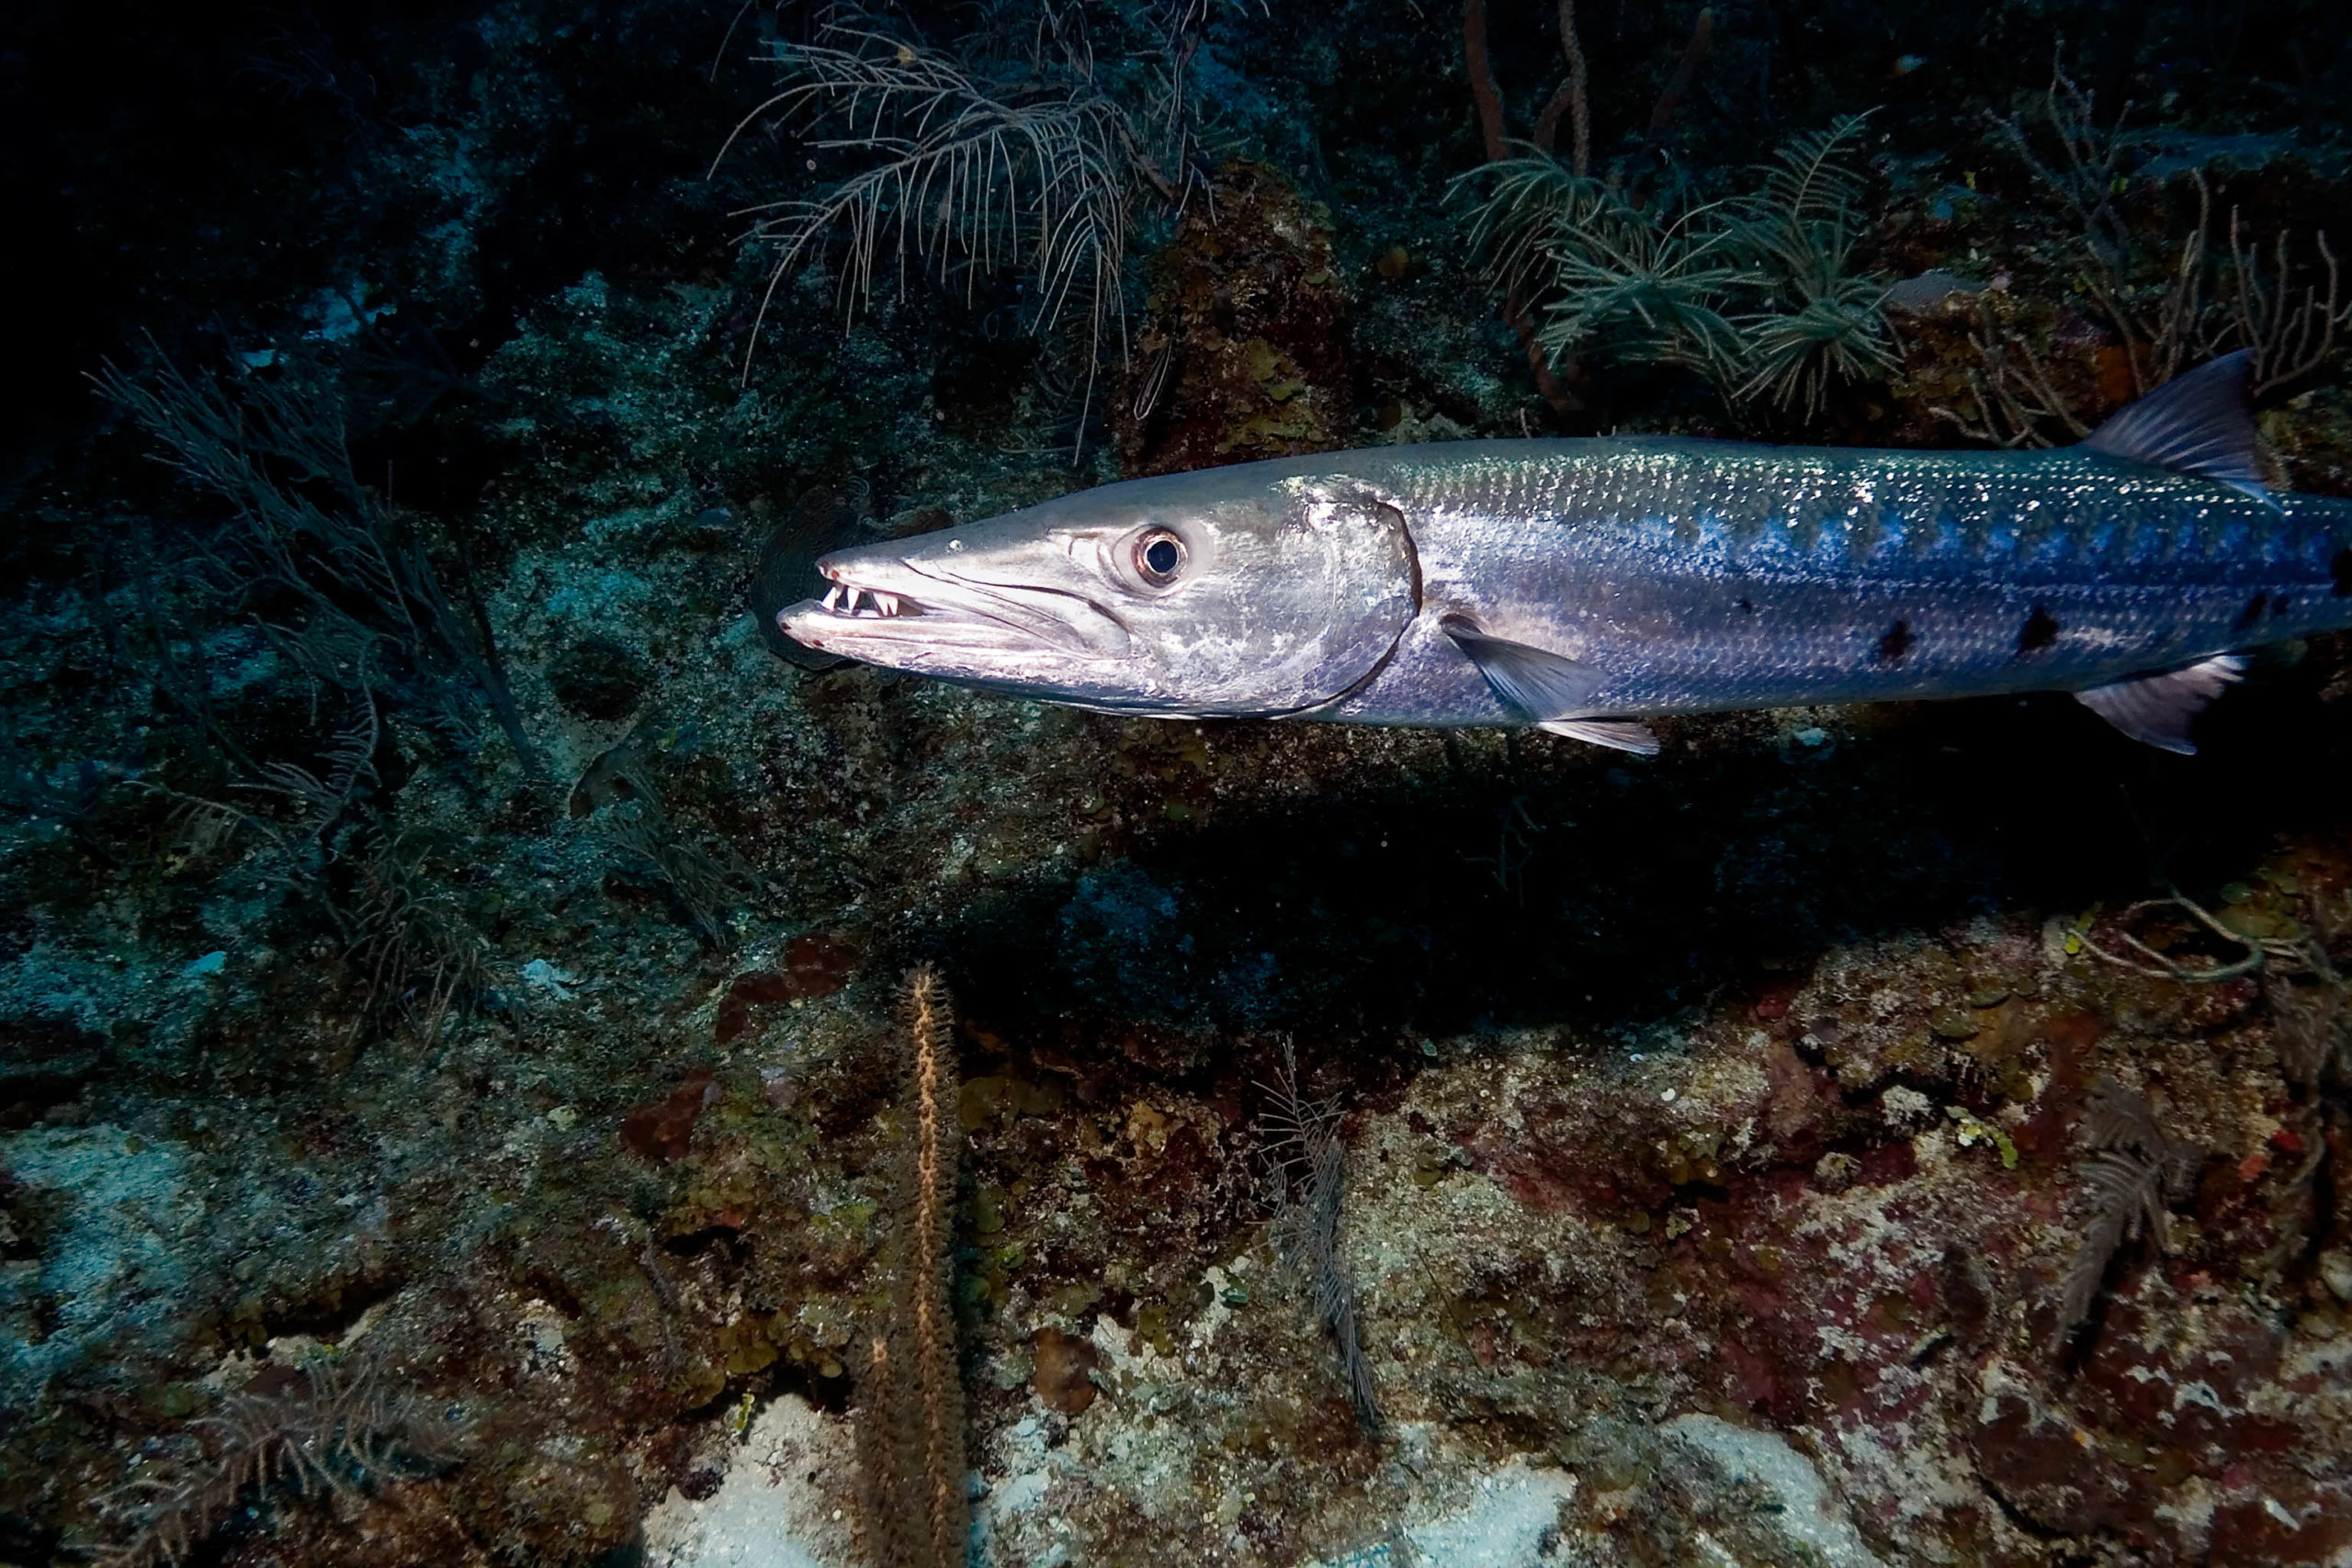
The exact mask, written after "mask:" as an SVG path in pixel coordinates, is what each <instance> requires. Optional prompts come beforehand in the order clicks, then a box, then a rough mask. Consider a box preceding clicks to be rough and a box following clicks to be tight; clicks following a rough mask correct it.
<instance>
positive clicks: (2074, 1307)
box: [2059, 1077, 2205, 1334]
mask: <svg viewBox="0 0 2352 1568" xmlns="http://www.w3.org/2000/svg"><path fill="white" fill-rule="evenodd" d="M2083 1136H2084V1140H2085V1141H2086V1143H2087V1144H2088V1145H2090V1157H2089V1158H2088V1159H2086V1161H2084V1163H2083V1168H2082V1169H2083V1179H2084V1185H2085V1187H2086V1190H2087V1195H2088V1197H2089V1199H2090V1204H2091V1213H2090V1219H2089V1223H2088V1224H2086V1225H2085V1226H2084V1227H2083V1244H2082V1246H2081V1247H2080V1248H2079V1249H2077V1250H2076V1252H2075V1260H2074V1262H2073V1263H2071V1264H2069V1265H2068V1266H2067V1269H2066V1278H2065V1290H2064V1296H2063V1297H2062V1299H2061V1302H2060V1305H2059V1313H2060V1317H2061V1319H2062V1323H2063V1330H2062V1331H2063V1332H2064V1333H2067V1334H2072V1333H2073V1332H2074V1331H2075V1329H2076V1328H2078V1327H2080V1326H2081V1325H2083V1324H2084V1323H2086V1321H2088V1320H2089V1318H2090V1315H2091V1309H2092V1307H2093V1306H2094V1305H2095V1304H2096V1303H2098V1293H2099V1288H2100V1287H2101V1286H2102V1285H2104V1284H2105V1283H2106V1282H2107V1273H2108V1266H2109V1264H2110V1263H2112V1262H2113V1261H2114V1260H2115V1256H2116V1254H2117V1253H2119V1252H2120V1251H2121V1250H2122V1249H2123V1247H2124V1245H2125V1244H2126V1243H2127V1242H2133V1241H2137V1240H2138V1239H2139V1238H2140V1237H2141V1236H2142V1235H2148V1236H2150V1237H2153V1238H2154V1242H2155V1245H2156V1249H2157V1250H2158V1251H2159V1252H2163V1251H2167V1250H2169V1249H2170V1247H2171V1230H2170V1226H2169V1224H2168V1223H2167V1215H2168V1213H2169V1211H2170V1209H2171V1207H2172V1205H2173V1204H2175V1203H2177V1202H2179V1201H2182V1200H2184V1199H2185V1198H2187V1197H2188V1195H2189V1193H2190V1192H2191V1191H2193V1190H2195V1187H2196V1181H2197V1170H2198V1167H2199V1165H2200V1164H2201V1163H2203V1160H2204V1156H2205V1151H2204V1150H2203V1149H2201V1148H2199V1147H2198V1146H2197V1145H2194V1144H2189V1143H2183V1142H2181V1141H2179V1140H2177V1139H2175V1138H2173V1137H2172V1136H2170V1135H2169V1134H2166V1133H2165V1131H2164V1129H2163V1128H2161V1127H2159V1126H2157V1125H2156V1118H2155V1113H2154V1111H2151V1110H2150V1109H2149V1107H2148V1102H2147V1101H2146V1100H2144V1099H2143V1098H2142V1097H2141V1096H2139V1095H2137V1094H2134V1093H2132V1092H2131V1090H2130V1089H2125V1088H2124V1087H2123V1086H2122V1085H2121V1084H2120V1083H2118V1082H2116V1081H2115V1080H2114V1079H2113V1078H2111V1077H2102V1078H2100V1079H2099V1080H2098V1083H2096V1084H2094V1085H2093V1086H2092V1087H2091V1092H2090V1100H2089V1102H2088V1104H2087V1105H2086V1107H2085V1109H2084V1112H2083Z"/></svg>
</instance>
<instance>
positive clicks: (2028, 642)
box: [2018, 604, 2058, 653]
mask: <svg viewBox="0 0 2352 1568" xmlns="http://www.w3.org/2000/svg"><path fill="white" fill-rule="evenodd" d="M2057 640H2058V623H2057V622H2056V621H2055V620H2053V619H2052V618H2051V615H2050V612H2049V611H2047V610H2045V609H2043V608H2042V607H2041V605H2039V604H2036V605H2035V606H2034V607H2033V614H2032V615H2028V616H2027V617H2026V618H2025V627H2024V629H2023V630H2022V631H2019V632H2018V652H2019V653H2039V652H2041V650H2042V649H2045V648H2048V647H2049V646H2050V645H2051V644H2052V643H2053V642H2056V641H2057Z"/></svg>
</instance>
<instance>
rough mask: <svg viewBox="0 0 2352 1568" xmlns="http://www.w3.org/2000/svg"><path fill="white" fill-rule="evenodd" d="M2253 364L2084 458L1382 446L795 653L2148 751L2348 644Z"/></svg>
mask: <svg viewBox="0 0 2352 1568" xmlns="http://www.w3.org/2000/svg"><path fill="white" fill-rule="evenodd" d="M2244 380H2245V367H2244V362H2243V358H2242V356H2233V359H2232V360H2228V361H2217V362H2216V363H2215V364H2214V365H2211V366H2209V367H2204V369H2202V370H2200V371H2198V372H2194V373H2192V374H2191V375H2190V376H2189V377H2187V378H2182V379H2181V380H2180V381H2177V382H2175V383H2173V384H2172V386H2171V387H2168V388H2166V389H2163V390H2161V391H2159V393H2157V394H2156V395H2154V396H2152V397H2151V398H2149V399H2147V400H2144V401H2143V403H2142V404H2139V405H2135V406H2134V408H2132V409H2129V410H2126V411H2125V412H2123V413H2122V414H2120V415H2118V416H2117V418H2116V419H2115V420H2114V421H2112V422H2110V424H2109V426H2108V427H2105V428H2103V429H2102V430H2101V432H2100V433H2098V434H2097V435H2095V436H2094V437H2093V438H2092V440H2091V441H2089V442H2087V443H2086V444H2085V445H2083V446H2076V447H2071V448H2066V449H2064V450H2058V451H2046V452H1934V451H1924V452H1915V451H1888V450H1860V449H1846V448H1827V447H1793V446H1759V445H1751V444H1746V443H1736V442H1713V441H1699V440H1684V439H1673V438H1638V437H1636V438H1615V437H1612V438H1597V439H1586V440H1572V439H1560V440H1519V441H1464V442H1450V443H1444V444H1440V445H1430V446H1391V447H1375V448H1370V449H1365V450H1359V451H1349V452H1332V453H1323V454H1317V455H1313V456H1308V457H1289V458H1279V459H1275V460H1272V461H1269V462H1261V463H1248V464H1240V465H1237V466H1235V467H1232V468H1216V469H1208V470H1203V471H1200V472H1195V473H1188V474H1178V475H1170V476H1165V477H1161V478H1155V479H1136V480H1129V481H1126V482H1125V483H1121V484H1113V485H1106V486H1103V487H1101V488H1100V489H1096V490H1091V491H1081V492H1080V493H1078V494H1075V495H1069V496H1064V497H1061V498H1060V499H1058V500H1056V501H1050V502H1045V503H1043V504H1041V505H1038V506H1034V507H1029V508H1026V509H1024V510H1023V511H1020V512H1015V513H1009V514H1007V515H1005V516H1003V517H1000V518H996V519H993V520H990V521H988V522H985V523H978V524H975V525H970V526H969V527H967V528H963V529H949V530H944V531H943V532H941V533H938V534H933V535H926V536H921V537H918V538H914V539H909V540H902V541H898V542H896V543H892V544H888V545H876V546H869V547H861V548H859V549H854V550H850V551H844V552H841V553H839V554H836V555H833V556H829V557H827V558H825V559H824V560H822V561H821V562H820V569H821V570H824V572H825V573H826V575H827V576H828V577H829V578H831V580H832V581H834V582H835V583H836V584H837V585H839V586H837V587H836V589H835V590H834V592H833V593H832V594H830V595H829V596H828V598H827V600H826V601H825V602H823V603H813V602H812V603H810V604H802V605H797V606H794V607H792V608H790V609H787V610H786V611H785V612H783V613H782V615H780V616H779V617H778V620H779V625H781V626H783V628H784V629H785V630H786V632H788V633H789V634H790V635H792V636H794V637H798V638H800V639H801V640H803V641H806V642H809V643H811V644H813V645H815V646H817V647H820V648H823V649H828V650H831V651H835V652H841V653H845V654H849V655H852V656H854V657H856V658H861V659H865V660H872V661H874V662H877V663H882V664H887V665H891V666H893V667H897V668H901V669H908V670H913V671H920V672H922V673H927V674H933V675H937V676H940V677H943V678H945V679H949V680H956V681H962V682H967V683H970V684H975V685H979V686H983V687H989V688H993V689H997V690H1002V691H1008V692H1013V693H1018V694H1023V695H1028V696H1035V697H1041V698H1045V699H1046V700H1049V701H1058V702H1066V703H1071V704H1074V705H1081V706H1087V707H1094V708H1101V709H1107V710H1111V711H1116V712H1129V713H1147V714H1162V715H1169V716H1201V715H1210V714H1225V715H1258V716H1298V717H1313V718H1323V719H1336V720H1343V721H1350V722H1355V723H1364V724H1390V725H1430V726H1459V725H1527V724H1540V725H1542V726H1543V727H1544V728H1550V729H1554V730H1555V731H1558V732H1561V733H1566V734H1571V735H1577V736H1580V737H1582V738H1584V739H1592V740H1598V741H1600V742H1601V743H1603V744H1608V745H1615V746H1621V747H1623V748H1625V749H1628V750H1654V749H1655V743H1654V742H1653V741H1651V740H1650V739H1649V737H1648V733H1647V731H1646V730H1645V729H1643V728H1641V727H1640V725H1639V723H1638V720H1640V719H1642V718H1645V717H1647V716H1653V715H1661V714H1676V713H1694V712H1711V711H1720V710H1729V709H1741V708H1760V707H1775V706H1782V705H1795V704H1812V703H1845V702H1867V701H1874V700H1883V699H1892V698H1920V697H1960V696H1975V695H1985V694H1998V693H2009V692H2026V691H2064V692H2073V693H2075V694H2079V695H2080V696H2082V698H2083V700H2084V701H2085V702H2086V704H2088V705H2091V706H2092V707H2094V708H2095V709H2097V710H2098V712H2099V713H2101V714H2102V715H2103V716H2106V717H2108V718H2109V720H2110V721H2112V722H2114V723H2115V724H2117V725H2118V727H2119V728H2122V729H2124V730H2125V731H2126V732H2127V733H2130V734H2133V735H2135V736H2137V737H2139V738H2140V739H2146V740H2150V741H2152V742H2154V744H2157V745H2162V746H2167V747H2169V748H2171V749H2173V750H2191V749H2193V748H2192V747H2191V746H2190V744H2189V742H2188V718H2189V717H2190V716H2192V715H2193V714H2194V713H2195V711H2196V710H2197V709H2198V708H2199V707H2201V706H2202V705H2204V703H2205V702H2206V701H2208V700H2210V699H2211V696H2212V695H2214V694H2216V693H2218V692H2219V691H2220V690H2221V689H2222V686H2223V685H2224V684H2225V683H2226V682H2228V681H2230V680H2232V679H2234V678H2235V674H2236V665H2235V663H2234V662H2233V660H2230V659H2229V657H2228V656H2229V655H2230V654H2232V653H2233V651H2234V650H2238V649H2246V648H2250V647H2253V646H2256V645H2258V644H2261V643H2266V642H2273V641H2278V640H2281V639H2284V638H2289V637H2301V636H2305V635H2308V634H2311V633H2314V632H2319V631H2324V630H2330V629H2335V628H2341V627H2345V626H2352V502H2341V501H2335V500H2327V499H2322V498H2316V497H2311V496H2298V495H2291V494H2271V493H2267V492H2266V491H2263V490H2262V489H2261V487H2260V485H2259V483H2258V480H2257V476H2258V472H2259V470H2258V468H2257V466H2256V458H2255V457H2254V435H2253V425H2252V421H2251V416H2250V414H2249V413H2248V412H2247V411H2246V408H2245V398H2244Z"/></svg>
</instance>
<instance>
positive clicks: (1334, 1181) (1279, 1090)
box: [1259, 1041, 1380, 1433]
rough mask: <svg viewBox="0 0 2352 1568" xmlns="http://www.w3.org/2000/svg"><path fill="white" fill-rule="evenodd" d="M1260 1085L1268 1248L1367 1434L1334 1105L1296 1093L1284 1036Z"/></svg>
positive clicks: (1365, 1372) (1372, 1419)
mask: <svg viewBox="0 0 2352 1568" xmlns="http://www.w3.org/2000/svg"><path fill="white" fill-rule="evenodd" d="M1261 1088H1263V1089H1266V1091H1267V1092H1268V1093H1269V1094H1270V1095H1271V1096H1272V1102H1271V1104H1270V1105H1269V1106H1268V1108H1267V1110H1266V1111H1265V1113H1264V1114H1263V1115H1262V1116H1261V1118H1260V1120H1259V1125H1260V1126H1261V1128H1263V1129H1264V1130H1265V1132H1266V1133H1267V1134H1268V1144H1267V1158H1268V1160H1269V1162H1270V1163H1271V1164H1272V1168H1273V1187H1274V1219H1273V1224H1272V1238H1273V1243H1274V1251H1275V1254H1276V1256H1278V1257H1279V1258H1281V1259H1282V1261H1283V1267H1285V1268H1286V1269H1290V1270H1291V1272H1292V1273H1293V1274H1295V1276H1297V1277H1298V1278H1299V1279H1300V1280H1303V1281H1304V1282H1305V1284H1306V1291H1307V1294H1308V1297H1309V1299H1310V1300H1311V1301H1312V1302H1313V1303H1315V1316H1316V1319H1317V1322H1319V1323H1320V1324H1321V1325H1323V1329H1324V1331H1325V1332H1326V1333H1328V1334H1329V1335H1330V1336H1331V1338H1332V1341H1333V1343H1334V1344H1336V1345H1337V1346H1338V1347H1339V1351H1340V1375H1341V1376H1342V1377H1343V1378H1344V1379H1345V1380H1346V1382H1347V1385H1348V1399H1349V1401H1350V1403H1351V1404H1353V1405H1354V1406H1355V1412H1356V1420H1357V1422H1358V1424H1359V1425H1361V1426H1362V1427H1363V1429H1364V1430H1365V1431H1366V1432H1367V1433H1372V1432H1377V1431H1379V1430H1380V1401H1379V1397H1378V1392H1377V1391H1376V1390H1375V1389H1374V1386H1373V1382H1372V1363H1371V1362H1370V1361H1369V1360H1368V1359H1366V1358H1365V1356H1364V1353H1363V1338H1362V1335H1361V1332H1360V1330H1359V1328H1358V1325H1357V1321H1356V1289H1355V1278H1354V1276H1353V1275H1352V1274H1351V1272H1350V1271H1349V1269H1348V1263H1347V1258H1346V1255H1345V1254H1344V1253H1343V1252H1342V1250H1341V1247H1340V1219H1341V1217H1342V1211H1343V1209H1344V1207H1345V1202H1346V1196H1347V1173H1348V1158H1347V1145H1344V1144H1343V1143H1341V1142H1340V1116H1339V1107H1338V1105H1337V1104H1336V1102H1334V1101H1332V1100H1308V1099H1307V1098H1306V1096H1305V1095H1303V1094H1302V1093H1300V1091H1299V1087H1298V1061H1297V1058H1296V1056H1295V1054H1294V1053H1293V1051H1292V1049H1291V1046H1290V1044H1289V1043H1288V1042H1287V1041H1285V1042H1284V1043H1283V1062H1282V1066H1281V1067H1280V1068H1278V1069H1277V1070H1276V1073H1275V1077H1274V1081H1273V1082H1272V1083H1271V1084H1265V1085H1261Z"/></svg>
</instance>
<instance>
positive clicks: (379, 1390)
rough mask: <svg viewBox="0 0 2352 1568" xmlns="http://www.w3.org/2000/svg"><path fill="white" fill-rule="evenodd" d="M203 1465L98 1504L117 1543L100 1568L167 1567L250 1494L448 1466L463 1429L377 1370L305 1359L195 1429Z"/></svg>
mask: <svg viewBox="0 0 2352 1568" xmlns="http://www.w3.org/2000/svg"><path fill="white" fill-rule="evenodd" d="M194 1425H195V1427H196V1428H197V1429H198V1431H200V1432H201V1433H202V1434H204V1436H205V1437H206V1438H207V1439H208V1442H207V1452H206V1455H205V1458H204V1459H203V1460H202V1461H191V1462H189V1463H187V1464H185V1465H181V1466H177V1467H175V1468H174V1469H172V1470H171V1471H168V1472H165V1473H164V1474H160V1475H153V1476H142V1477H141V1478H139V1479H138V1480H135V1481H132V1482H130V1483H129V1484H127V1485H124V1486H122V1487H119V1488H118V1489H117V1490H116V1491H114V1492H113V1493H111V1494H110V1495H108V1496H107V1498H106V1500H105V1502H104V1504H103V1505H102V1511H103V1512H104V1513H105V1514H106V1516H107V1518H108V1519H109V1520H110V1521H112V1522H113V1523H115V1524H116V1525H117V1526H118V1527H119V1528H120V1529H122V1530H123V1532H124V1539H123V1540H122V1541H121V1543H120V1544H119V1545H117V1546H114V1547H112V1548H109V1549H107V1551H104V1552H102V1553H101V1554H100V1555H99V1557H98V1559H97V1562H98V1564H99V1568H152V1565H153V1564H157V1563H175V1562H179V1561H180V1560H181V1559H183V1558H185V1557H187V1555H188V1554H189V1552H191V1551H194V1550H195V1548H196V1547H197V1546H198V1544H199V1543H201V1542H202V1541H203V1540H206V1538H208V1537H209V1536H210V1535H211V1534H212V1533H213V1531H215V1530H217V1529H220V1526H221V1525H222V1524H223V1523H225V1522H226V1521H227V1520H228V1518H229V1517H230V1515H231V1514H232V1513H233V1512H234V1511H235V1510H236V1507H237V1506H238V1504H239V1502H240V1501H241V1500H243V1498H244V1497H246V1496H247V1495H251V1494H254V1493H259V1492H266V1491H268V1490H271V1489H273V1488H276V1487H279V1486H284V1485H287V1484H288V1483H290V1484H291V1487H292V1489H293V1490H294V1491H295V1492H297V1493H302V1494H309V1493H312V1492H319V1491H328V1492H338V1493H354V1492H360V1491H364V1490H366V1489H367V1488H368V1487H369V1486H371V1485H373V1484H374V1483H377V1482H379V1481H382V1480H384V1479H387V1478H389V1477H390V1476H395V1475H401V1474H412V1475H413V1474H417V1473H421V1472H431V1471H435V1470H440V1469H444V1468H447V1466H449V1465H452V1464H455V1463H457V1462H458V1461H460V1460H461V1459H463V1458H464V1457H465V1448H466V1439H467V1438H468V1436H469V1430H470V1428H469V1427H468V1426H467V1425H466V1424H465V1423H464V1422H462V1421H458V1420H452V1419H450V1418H448V1417H447V1416H443V1415H441V1414H439V1413H436V1412H435V1411H434V1410H433V1409H432V1408H431V1407H429V1406H428V1404H426V1403H425V1401H424V1400H423V1399H422V1398H420V1397H419V1396H418V1395H416V1394H415V1393H412V1392H410V1391H407V1390H404V1389H401V1388H399V1387H397V1386H395V1385H393V1384H392V1383H391V1382H389V1381H388V1380H387V1379H386V1378H385V1377H384V1376H383V1372H382V1369H381V1367H380V1366H379V1364H378V1363H376V1362H374V1361H372V1360H369V1361H362V1362H360V1363H358V1364H357V1365H356V1367H354V1366H342V1365H338V1364H337V1363H336V1362H335V1360H334V1359H333V1358H332V1357H328V1356H314V1357H312V1358H311V1359H310V1360H308V1361H306V1362H305V1363H304V1364H303V1367H302V1375H301V1376H300V1378H298V1379H296V1380H295V1381H294V1382H293V1383H292V1384H291V1385H289V1387H288V1389H287V1390H285V1391H284V1392H281V1393H274V1394H267V1395H264V1394H254V1393H236V1394H232V1395H231V1396H230V1399H229V1403H228V1404H227V1406H226V1407H225V1408H224V1409H223V1410H222V1411H221V1412H220V1414H219V1415H217V1416H207V1417H205V1418H204V1419H202V1420H200V1421H198V1422H196V1423H195V1424H194Z"/></svg>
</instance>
